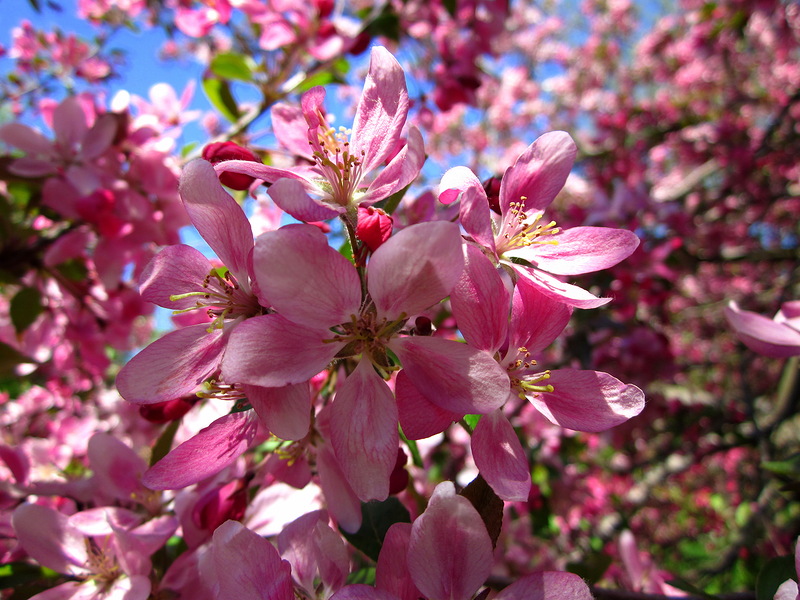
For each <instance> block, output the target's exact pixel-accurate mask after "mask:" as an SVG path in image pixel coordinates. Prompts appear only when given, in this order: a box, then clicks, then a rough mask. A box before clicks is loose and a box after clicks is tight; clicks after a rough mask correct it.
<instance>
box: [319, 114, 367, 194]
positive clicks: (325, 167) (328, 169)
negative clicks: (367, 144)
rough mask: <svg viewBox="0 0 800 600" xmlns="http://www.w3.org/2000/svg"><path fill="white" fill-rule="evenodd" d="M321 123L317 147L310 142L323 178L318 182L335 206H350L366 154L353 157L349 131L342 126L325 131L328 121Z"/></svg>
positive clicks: (362, 152)
mask: <svg viewBox="0 0 800 600" xmlns="http://www.w3.org/2000/svg"><path fill="white" fill-rule="evenodd" d="M322 123H323V126H321V127H320V128H319V129H318V130H317V140H318V145H315V144H314V143H313V142H309V144H311V145H312V147H315V150H314V152H313V154H312V155H313V157H314V161H315V162H316V163H317V167H318V168H319V170H320V171H321V172H322V175H323V176H324V179H323V180H322V181H320V182H319V183H320V186H321V187H322V189H324V190H325V191H326V192H327V193H328V194H330V199H331V201H332V202H333V203H334V204H337V205H339V206H349V205H350V204H351V202H352V198H353V194H354V193H355V192H356V188H357V187H358V184H359V182H360V181H361V165H362V163H363V159H364V156H365V154H366V153H365V152H364V151H363V150H362V151H361V156H356V155H355V154H351V152H350V141H349V136H350V130H349V129H345V128H344V127H340V128H339V130H338V131H336V130H335V129H333V127H328V128H327V129H324V130H323V128H324V123H325V121H324V120H323V121H322Z"/></svg>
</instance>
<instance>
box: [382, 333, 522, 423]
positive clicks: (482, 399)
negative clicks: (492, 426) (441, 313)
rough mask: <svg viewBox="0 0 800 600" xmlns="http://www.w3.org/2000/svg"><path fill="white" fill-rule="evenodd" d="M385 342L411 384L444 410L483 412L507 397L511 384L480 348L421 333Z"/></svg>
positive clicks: (495, 406) (461, 412) (465, 412)
mask: <svg viewBox="0 0 800 600" xmlns="http://www.w3.org/2000/svg"><path fill="white" fill-rule="evenodd" d="M389 346H390V348H391V349H392V350H393V351H394V352H395V354H397V356H398V358H399V359H400V362H401V363H402V365H403V370H404V371H405V372H406V373H407V374H408V378H409V380H410V381H411V382H412V383H413V384H414V387H416V388H417V390H419V392H420V393H422V395H423V396H425V397H426V398H427V399H428V400H429V401H430V402H433V403H434V404H436V405H437V406H439V407H441V408H443V409H445V410H447V411H450V412H453V413H457V414H461V415H465V414H474V413H478V414H485V413H489V412H491V411H493V410H495V409H497V408H500V406H502V405H503V404H504V403H505V401H506V399H507V398H508V391H509V389H510V385H511V384H510V382H509V379H508V375H507V374H506V371H505V369H503V368H502V367H501V366H500V365H499V364H498V363H497V361H495V360H494V358H492V355H491V354H488V353H486V352H483V351H482V350H478V349H477V348H473V347H471V346H468V345H467V344H461V343H459V342H455V341H453V340H445V339H442V338H434V337H423V336H414V337H406V338H398V339H395V340H392V342H391V343H390V344H389Z"/></svg>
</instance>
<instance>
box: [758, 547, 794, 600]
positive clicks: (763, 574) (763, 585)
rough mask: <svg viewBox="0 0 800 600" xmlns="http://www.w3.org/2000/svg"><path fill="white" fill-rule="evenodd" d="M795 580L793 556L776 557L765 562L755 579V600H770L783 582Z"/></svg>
mask: <svg viewBox="0 0 800 600" xmlns="http://www.w3.org/2000/svg"><path fill="white" fill-rule="evenodd" d="M796 578H797V570H796V569H795V565H794V557H793V556H778V557H776V558H773V559H772V560H769V561H767V563H766V564H765V565H764V567H763V568H762V569H761V571H760V572H759V573H758V579H756V600H772V598H773V597H774V596H775V592H776V591H777V590H778V588H779V587H780V585H781V584H782V583H783V582H784V581H786V580H787V579H796Z"/></svg>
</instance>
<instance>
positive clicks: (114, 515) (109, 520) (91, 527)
mask: <svg viewBox="0 0 800 600" xmlns="http://www.w3.org/2000/svg"><path fill="white" fill-rule="evenodd" d="M141 522H142V518H141V517H140V516H139V515H137V514H136V513H135V512H133V511H132V510H128V509H127V508H121V507H119V506H99V507H97V508H89V509H87V510H82V511H81V512H77V513H75V514H72V515H70V516H69V526H70V527H71V528H72V529H74V530H75V531H77V532H78V533H80V534H81V535H84V536H87V537H96V536H100V535H111V534H112V533H114V527H115V526H116V527H118V528H120V527H121V528H124V529H130V528H132V527H135V526H136V525H139V524H140V523H141Z"/></svg>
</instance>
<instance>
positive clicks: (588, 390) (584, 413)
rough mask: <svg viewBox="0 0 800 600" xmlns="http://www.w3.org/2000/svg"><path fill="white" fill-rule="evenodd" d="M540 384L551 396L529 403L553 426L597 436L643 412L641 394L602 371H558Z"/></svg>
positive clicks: (544, 394)
mask: <svg viewBox="0 0 800 600" xmlns="http://www.w3.org/2000/svg"><path fill="white" fill-rule="evenodd" d="M543 383H546V384H550V385H552V386H553V392H537V393H535V394H532V395H531V396H529V400H530V401H531V403H532V404H533V405H534V406H535V407H536V409H537V410H538V411H539V412H541V413H542V414H543V415H544V416H545V417H547V418H548V419H549V420H550V421H552V422H553V423H555V424H556V425H561V426H562V427H566V428H567V429H575V430H577V431H588V432H593V433H594V432H598V431H605V430H606V429H610V428H611V427H614V426H615V425H619V424H620V423H624V422H625V421H627V420H628V419H630V418H631V417H635V416H636V415H638V414H639V413H640V412H642V409H643V408H644V392H642V390H640V389H639V388H638V387H636V386H635V385H630V384H624V383H622V382H621V381H620V380H619V379H617V378H616V377H612V376H611V375H609V374H608V373H603V372H602V371H579V370H577V369H558V370H556V371H551V372H550V378H549V379H547V380H546V381H544V382H543Z"/></svg>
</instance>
